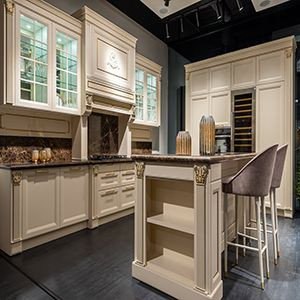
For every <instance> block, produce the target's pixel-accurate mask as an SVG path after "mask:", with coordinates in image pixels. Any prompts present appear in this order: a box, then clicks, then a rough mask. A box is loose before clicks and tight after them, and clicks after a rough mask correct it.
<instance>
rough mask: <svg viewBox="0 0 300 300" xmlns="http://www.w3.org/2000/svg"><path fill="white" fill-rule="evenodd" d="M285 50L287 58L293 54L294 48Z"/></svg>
mask: <svg viewBox="0 0 300 300" xmlns="http://www.w3.org/2000/svg"><path fill="white" fill-rule="evenodd" d="M284 52H285V57H286V58H290V57H291V56H292V48H289V49H286V50H285V51H284Z"/></svg>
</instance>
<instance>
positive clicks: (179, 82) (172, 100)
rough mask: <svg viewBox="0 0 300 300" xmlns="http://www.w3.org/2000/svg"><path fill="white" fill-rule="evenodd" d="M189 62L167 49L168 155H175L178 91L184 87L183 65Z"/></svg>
mask: <svg viewBox="0 0 300 300" xmlns="http://www.w3.org/2000/svg"><path fill="white" fill-rule="evenodd" d="M188 63H189V61H188V60H187V59H186V58H184V57H183V56H181V55H180V54H178V53H177V52H176V51H175V50H173V49H171V48H169V77H168V78H169V85H168V90H169V91H168V95H169V97H168V98H169V101H168V153H175V150H176V135H177V114H178V113H181V112H180V111H178V107H177V97H178V89H179V88H180V87H181V86H184V85H185V70H184V65H185V64H188Z"/></svg>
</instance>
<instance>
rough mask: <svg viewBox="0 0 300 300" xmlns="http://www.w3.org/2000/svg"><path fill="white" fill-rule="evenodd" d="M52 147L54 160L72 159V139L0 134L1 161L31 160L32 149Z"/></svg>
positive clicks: (18, 161)
mask: <svg viewBox="0 0 300 300" xmlns="http://www.w3.org/2000/svg"><path fill="white" fill-rule="evenodd" d="M47 147H49V148H51V150H52V161H69V160H71V159H72V139H60V138H42V137H16V136H0V163H2V164H4V163H26V162H31V153H32V150H34V149H37V150H42V149H44V148H47Z"/></svg>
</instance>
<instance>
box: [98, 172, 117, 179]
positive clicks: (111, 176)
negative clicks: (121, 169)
mask: <svg viewBox="0 0 300 300" xmlns="http://www.w3.org/2000/svg"><path fill="white" fill-rule="evenodd" d="M117 176H118V175H117V174H116V173H113V174H110V173H107V174H105V175H104V176H102V177H101V178H103V179H106V178H113V177H117Z"/></svg>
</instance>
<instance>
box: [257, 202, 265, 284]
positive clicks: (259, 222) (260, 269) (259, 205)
mask: <svg viewBox="0 0 300 300" xmlns="http://www.w3.org/2000/svg"><path fill="white" fill-rule="evenodd" d="M255 208H256V226H257V242H258V259H259V271H260V282H261V288H262V289H264V288H265V282H264V267H263V256H262V243H261V213H260V208H261V201H260V198H259V197H255Z"/></svg>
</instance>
